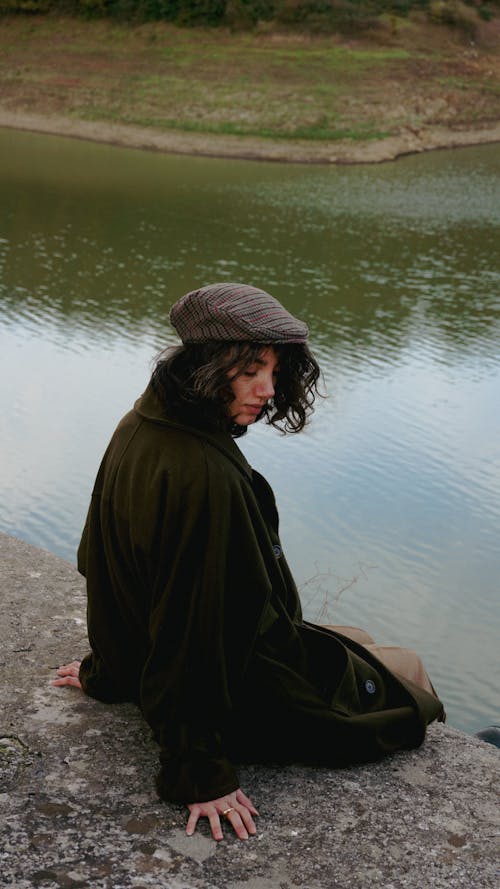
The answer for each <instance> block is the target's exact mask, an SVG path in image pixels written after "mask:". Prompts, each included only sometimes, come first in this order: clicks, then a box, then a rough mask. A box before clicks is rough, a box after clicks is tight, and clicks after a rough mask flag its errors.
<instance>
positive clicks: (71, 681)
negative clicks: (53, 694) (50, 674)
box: [50, 661, 82, 688]
mask: <svg viewBox="0 0 500 889" xmlns="http://www.w3.org/2000/svg"><path fill="white" fill-rule="evenodd" d="M79 673H80V661H72V662H71V664H64V665H63V666H62V667H59V669H58V670H57V675H58V676H59V677H60V678H59V679H53V680H52V682H51V683H50V684H51V685H55V686H62V685H72V686H73V687H74V688H81V687H82V686H81V682H80V678H79Z"/></svg>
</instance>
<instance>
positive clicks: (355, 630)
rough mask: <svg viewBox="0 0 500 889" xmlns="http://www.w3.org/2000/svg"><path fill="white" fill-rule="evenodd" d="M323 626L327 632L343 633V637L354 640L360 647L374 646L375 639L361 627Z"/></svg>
mask: <svg viewBox="0 0 500 889" xmlns="http://www.w3.org/2000/svg"><path fill="white" fill-rule="evenodd" d="M321 626H324V628H325V630H333V631H334V633H342V635H343V636H347V638H348V639H352V641H353V642H357V643H358V644H359V645H373V644H374V643H375V639H373V637H372V636H370V634H369V633H367V632H366V630H361V629H360V628H359V627H334V626H333V625H332V624H321Z"/></svg>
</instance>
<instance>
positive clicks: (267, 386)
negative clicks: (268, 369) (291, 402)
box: [257, 374, 274, 400]
mask: <svg viewBox="0 0 500 889" xmlns="http://www.w3.org/2000/svg"><path fill="white" fill-rule="evenodd" d="M257 393H258V395H259V397H260V398H265V399H266V400H267V399H269V398H272V397H273V395H274V376H273V374H269V375H267V374H266V375H265V376H262V377H261V378H260V379H259V380H258V388H257Z"/></svg>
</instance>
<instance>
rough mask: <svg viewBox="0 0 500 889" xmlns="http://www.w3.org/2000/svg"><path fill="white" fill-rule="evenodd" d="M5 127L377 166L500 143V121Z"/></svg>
mask: <svg viewBox="0 0 500 889" xmlns="http://www.w3.org/2000/svg"><path fill="white" fill-rule="evenodd" d="M0 128H2V129H13V130H21V131H27V132H33V133H42V134H46V135H51V136H63V137H65V138H71V139H81V140H84V141H91V142H99V143H103V144H107V145H114V146H117V147H120V148H131V149H140V150H143V151H156V152H159V153H162V154H179V155H188V156H193V157H212V158H221V159H223V158H226V159H233V160H254V161H267V162H278V163H299V164H339V165H341V164H347V165H351V164H375V163H385V162H388V161H394V160H396V159H397V158H399V157H404V156H405V155H409V154H419V153H422V152H424V151H433V150H438V149H451V148H464V147H472V146H475V145H488V144H494V143H497V142H500V122H498V123H496V124H492V125H491V126H489V127H483V128H478V129H472V130H454V129H451V128H449V127H438V126H432V127H431V126H427V127H421V128H419V129H415V128H406V129H404V130H403V131H402V132H401V133H399V134H398V135H395V136H389V137H387V138H386V139H377V140H375V139H374V140H370V141H365V142H356V141H352V140H339V141H338V142H337V141H336V142H327V141H325V142H320V141H318V142H315V141H311V140H289V141H288V140H276V139H263V138H258V137H253V136H225V135H217V134H212V133H187V132H182V131H179V130H160V129H155V128H153V127H151V128H150V127H137V126H133V125H128V124H116V123H108V122H106V121H86V120H76V119H73V118H69V117H63V116H52V115H44V114H32V113H29V112H24V111H10V110H6V109H0Z"/></svg>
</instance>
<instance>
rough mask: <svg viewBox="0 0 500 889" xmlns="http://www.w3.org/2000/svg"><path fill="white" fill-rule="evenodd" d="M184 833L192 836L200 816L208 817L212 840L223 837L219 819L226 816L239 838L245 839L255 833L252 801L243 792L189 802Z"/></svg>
mask: <svg viewBox="0 0 500 889" xmlns="http://www.w3.org/2000/svg"><path fill="white" fill-rule="evenodd" d="M188 808H189V811H190V815H189V818H188V822H187V825H186V833H187V835H188V836H192V835H193V834H194V832H195V830H196V825H197V823H198V821H199V819H200V818H208V821H209V824H210V830H211V832H212V836H213V838H214V840H217V841H219V840H221V839H222V838H223V832H222V824H221V819H222V818H226V819H227V821H228V822H229V824H230V825H231V827H232V828H233V830H234V832H235V834H236V836H237V837H238V838H239V839H240V840H247V839H248V837H249V836H254V835H255V834H256V833H257V828H256V826H255V823H254V820H253V818H252V814H255V815H256V814H257V810H256V809H255V807H254V805H253V803H252V802H251V801H250V800H249V799H248V797H247V796H245V794H244V793H241V794H239V793H237V792H235V793H232V794H230V795H229V796H228V797H222V798H221V799H218V800H213V801H212V802H208V803H191V804H190V805H189V806H188Z"/></svg>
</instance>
